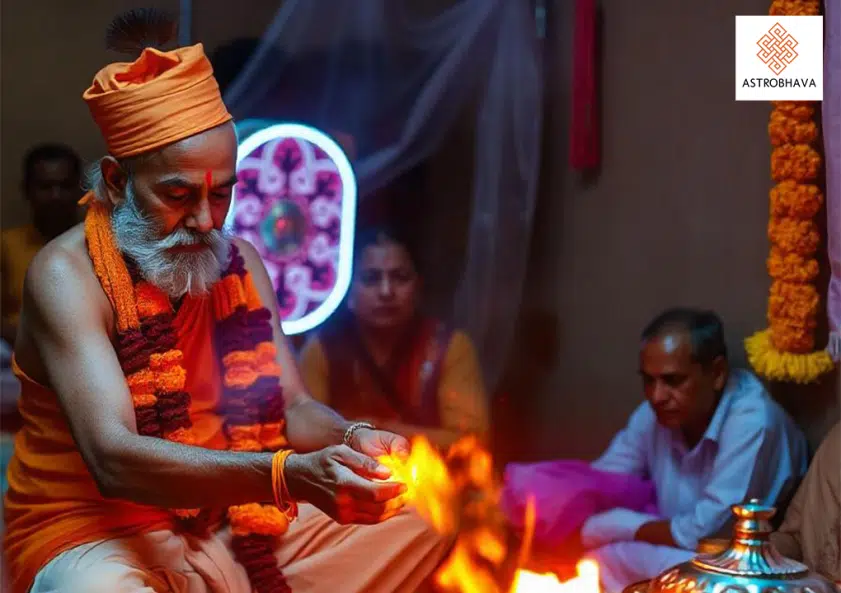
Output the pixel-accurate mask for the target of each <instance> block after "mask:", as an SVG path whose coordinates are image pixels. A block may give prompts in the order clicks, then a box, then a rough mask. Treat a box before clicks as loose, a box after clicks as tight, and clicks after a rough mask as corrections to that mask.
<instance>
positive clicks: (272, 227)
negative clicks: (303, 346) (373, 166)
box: [226, 123, 357, 335]
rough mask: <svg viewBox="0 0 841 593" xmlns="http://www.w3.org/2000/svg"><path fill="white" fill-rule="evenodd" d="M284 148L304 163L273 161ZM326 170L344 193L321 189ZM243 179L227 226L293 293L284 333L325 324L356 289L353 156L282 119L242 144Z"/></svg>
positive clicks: (276, 280) (284, 319) (309, 129)
mask: <svg viewBox="0 0 841 593" xmlns="http://www.w3.org/2000/svg"><path fill="white" fill-rule="evenodd" d="M279 150H288V151H291V152H293V153H294V152H295V150H297V152H298V156H299V157H300V159H301V162H302V163H303V164H302V165H301V166H296V167H295V168H293V169H289V170H282V169H281V167H278V166H277V164H276V163H275V157H276V156H277V154H278V151H279ZM321 153H323V155H322V154H321ZM283 156H284V157H288V154H285V155H283ZM325 174H327V176H328V177H329V176H330V175H333V174H335V175H336V176H338V181H339V183H340V185H341V188H340V191H339V192H337V193H338V195H330V194H329V192H327V193H323V194H322V193H319V192H321V191H322V190H323V189H324V188H323V187H322V186H321V184H320V182H323V181H324V176H325ZM320 175H321V177H319V176H320ZM237 178H238V181H237V187H236V190H235V192H234V198H233V200H232V203H231V209H230V211H229V213H228V218H227V220H226V225H227V226H228V228H229V229H231V230H232V231H233V233H234V235H236V236H239V237H241V238H243V239H246V240H248V241H249V242H251V243H252V244H253V245H254V246H255V247H256V248H257V250H258V252H259V253H260V256H261V257H262V258H263V261H264V263H265V264H266V268H267V270H268V271H269V276H270V277H271V279H272V283H273V285H274V288H275V292H276V293H277V292H278V291H279V290H280V289H281V286H282V287H283V288H284V294H291V295H292V296H293V297H294V303H295V304H294V306H293V307H292V308H291V310H290V309H289V307H287V306H285V305H284V303H279V304H280V305H281V326H282V327H283V331H284V333H286V334H287V335H294V334H300V333H303V332H306V331H309V330H311V329H313V328H315V327H317V326H319V325H320V324H322V323H323V322H324V321H325V320H327V318H328V317H330V315H331V314H332V313H333V312H334V311H335V310H336V308H337V307H338V306H339V304H340V303H341V302H342V299H343V298H344V296H345V294H347V290H348V288H349V286H350V279H351V273H352V267H353V236H354V228H355V216H356V198H357V187H356V177H355V176H354V174H353V168H352V166H351V164H350V161H349V160H348V158H347V156H346V155H345V153H344V151H343V150H342V149H341V147H340V146H339V145H338V144H337V143H336V141H335V140H333V139H332V138H330V137H329V136H328V135H327V134H325V133H324V132H321V131H319V130H317V129H315V128H312V127H310V126H306V125H303V124H297V123H280V124H275V125H270V126H268V127H265V128H262V129H260V130H258V131H256V132H254V133H253V134H251V135H249V136H248V137H247V138H245V139H244V140H243V141H242V142H241V143H240V145H239V149H238V153H237ZM329 185H330V183H326V184H325V187H326V186H329ZM293 186H295V187H293ZM249 188H256V191H249ZM296 188H297V189H296ZM310 190H311V191H310ZM246 192H248V193H246ZM335 218H338V227H339V238H338V244H337V245H333V244H331V243H330V232H329V230H328V227H329V225H331V224H332V221H333V220H334V219H335ZM319 221H321V223H322V224H318V222H319ZM325 221H327V223H326V224H324V223H325ZM302 225H303V226H304V227H305V230H304V231H302ZM313 229H315V230H313ZM302 232H303V235H302ZM296 241H297V242H298V244H296ZM273 242H274V243H275V244H272V243H273ZM313 254H318V255H315V256H314V255H313ZM318 261H321V262H322V263H324V266H327V268H328V270H329V268H330V266H331V265H332V270H331V271H332V286H330V287H329V289H328V288H326V287H324V286H322V287H321V288H317V289H314V288H313V278H312V273H313V271H314V270H319V269H321V268H319V267H318V266H317V265H315V263H317V262H318ZM325 262H326V263H325ZM310 266H312V268H310ZM281 277H282V279H283V282H282V283H281V282H280V281H279V280H280V279H281ZM312 305H314V307H313V306H312Z"/></svg>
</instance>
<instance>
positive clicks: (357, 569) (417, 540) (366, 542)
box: [277, 504, 451, 593]
mask: <svg viewBox="0 0 841 593" xmlns="http://www.w3.org/2000/svg"><path fill="white" fill-rule="evenodd" d="M450 544H451V541H450V540H449V539H448V538H445V537H442V536H441V535H439V534H438V533H437V532H436V531H435V530H434V529H433V528H432V527H430V526H429V525H428V524H427V523H426V521H424V520H423V519H422V518H421V517H420V516H419V515H417V514H416V513H415V512H413V511H411V510H409V509H404V510H403V511H402V512H401V513H399V514H398V515H397V516H395V517H392V518H391V519H389V520H387V521H384V522H383V523H378V524H377V525H339V524H338V523H336V522H334V521H333V520H332V519H330V518H329V517H328V516H327V515H325V514H324V513H322V512H321V511H319V510H318V509H317V508H315V507H314V506H312V505H307V504H305V505H300V507H299V516H298V519H297V520H296V521H295V522H294V523H292V524H291V525H290V527H289V531H287V532H286V534H285V535H284V536H283V540H282V544H281V546H280V547H279V548H278V551H277V558H278V564H279V566H280V567H281V569H283V574H284V576H285V577H286V582H287V583H288V584H289V586H290V588H291V589H292V591H293V592H294V593H322V592H323V593H333V592H334V591H335V592H339V591H341V592H342V593H352V592H354V591H359V592H362V591H364V592H366V593H369V592H370V593H374V592H382V593H402V592H405V593H412V592H413V591H415V590H416V589H418V588H419V587H420V585H421V583H423V582H424V581H425V580H426V579H427V578H428V577H429V576H430V575H431V574H432V573H433V571H434V570H435V569H436V568H437V566H438V565H439V563H440V562H441V561H442V560H443V559H444V557H445V555H446V554H447V552H448V550H449V547H450Z"/></svg>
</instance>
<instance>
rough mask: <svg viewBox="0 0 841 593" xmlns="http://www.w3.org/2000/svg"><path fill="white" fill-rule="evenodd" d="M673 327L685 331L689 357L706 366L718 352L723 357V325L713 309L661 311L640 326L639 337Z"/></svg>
mask: <svg viewBox="0 0 841 593" xmlns="http://www.w3.org/2000/svg"><path fill="white" fill-rule="evenodd" d="M675 329H677V330H682V331H685V332H687V333H688V334H689V339H690V341H691V344H692V360H693V361H695V362H697V363H699V364H701V365H702V366H704V367H708V366H709V365H710V364H712V362H713V361H714V360H715V359H716V358H718V357H719V356H721V357H723V358H725V359H727V345H726V344H725V342H724V325H723V324H722V323H721V318H719V316H718V315H717V314H716V313H715V312H714V311H705V310H702V309H692V308H684V307H676V308H673V309H668V310H666V311H663V312H662V313H660V314H659V315H658V316H657V317H655V318H654V319H653V320H651V321H650V322H649V323H648V325H647V326H645V329H644V330H642V341H643V342H647V341H649V340H651V339H653V338H658V337H661V336H663V335H665V334H666V333H668V332H670V331H673V330H675Z"/></svg>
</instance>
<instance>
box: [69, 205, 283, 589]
mask: <svg viewBox="0 0 841 593" xmlns="http://www.w3.org/2000/svg"><path fill="white" fill-rule="evenodd" d="M86 201H87V202H88V203H89V204H90V206H89V208H88V212H87V215H86V217H85V236H86V239H87V244H88V251H89V253H90V255H91V260H92V261H93V265H94V270H95V272H96V275H97V277H98V278H99V280H100V282H101V284H102V287H103V290H104V291H105V293H106V295H107V296H108V299H109V301H110V302H111V304H112V306H113V308H114V311H115V312H116V317H117V319H116V325H117V336H116V340H115V341H116V350H117V356H118V358H119V360H120V365H121V367H122V369H123V372H124V373H125V375H126V383H127V385H128V387H129V391H130V393H131V397H132V401H133V403H134V408H135V418H136V422H137V431H138V433H139V434H141V435H145V436H151V437H157V438H164V439H167V440H170V441H174V442H178V443H183V444H194V443H195V442H196V441H195V437H194V435H193V433H192V421H191V419H190V401H191V398H190V394H189V393H188V392H186V391H185V390H184V388H185V383H186V378H187V373H186V370H185V369H184V367H183V366H182V357H183V355H182V353H181V351H180V350H178V349H176V347H175V346H176V342H177V336H176V333H175V329H174V327H173V320H174V318H175V311H174V310H173V308H172V305H171V303H170V300H169V298H168V297H167V296H166V295H165V294H164V293H163V292H162V291H161V290H160V289H159V288H157V287H156V286H153V285H152V284H149V283H148V282H145V281H144V280H143V279H142V278H140V277H138V275H137V274H136V272H135V271H134V270H131V269H130V268H129V266H128V265H127V264H126V262H125V261H124V260H123V258H122V255H121V254H120V253H119V250H118V249H117V246H116V242H115V239H114V236H113V233H112V231H111V219H110V214H109V212H108V210H107V209H106V207H105V206H104V205H103V204H101V203H99V202H97V201H96V200H95V199H93V198H92V195H91V194H89V195H88V196H86ZM211 299H212V302H213V311H214V317H215V319H216V324H215V335H214V343H215V347H216V350H217V354H218V356H219V359H220V362H221V365H222V370H223V387H224V392H223V398H222V402H223V403H222V404H221V408H222V409H220V410H219V412H220V414H221V415H222V417H223V418H224V420H225V429H226V433H227V435H228V440H229V446H228V448H229V449H230V450H233V451H276V450H277V449H279V448H281V447H284V446H286V445H287V443H286V439H285V437H284V430H283V428H284V401H283V393H282V391H281V388H280V382H279V381H278V377H279V376H280V366H279V365H278V364H277V362H276V354H277V352H276V349H275V346H274V342H273V339H272V337H273V336H272V333H273V332H272V327H271V324H270V322H269V320H270V319H271V313H270V312H269V311H268V309H266V308H264V307H263V306H262V304H261V302H260V297H259V293H258V292H257V289H256V288H255V287H254V283H253V281H252V279H251V276H250V274H249V272H248V271H247V270H246V269H245V263H244V261H243V259H242V256H241V255H240V254H239V252H238V250H237V248H236V247H235V246H232V248H231V261H230V264H229V265H228V268H227V269H226V270H225V271H224V273H223V275H222V279H221V280H220V281H219V282H217V283H216V285H214V287H213V289H212V291H211ZM173 512H174V514H175V515H176V516H177V517H178V518H179V519H181V522H182V525H183V527H184V528H185V529H191V530H204V529H206V528H207V527H208V526H209V525H210V524H212V523H213V522H214V521H215V520H217V519H218V518H219V517H218V512H215V511H212V510H208V509H176V510H174V511H173ZM227 514H228V520H229V522H230V524H231V531H232V534H233V541H232V548H233V550H234V555H235V557H236V559H237V561H238V562H239V563H240V564H242V565H243V567H244V568H245V570H246V573H247V574H248V576H249V580H250V581H251V585H252V587H253V589H254V591H255V592H256V593H284V592H288V591H289V587H288V585H287V584H286V581H285V580H284V578H283V573H282V572H281V571H280V569H279V568H278V566H277V562H276V559H275V555H274V550H275V547H276V544H277V538H278V536H280V535H282V534H283V533H284V532H285V531H286V530H287V529H288V527H289V522H290V520H291V519H293V518H294V516H293V515H292V514H291V513H290V514H289V515H287V514H285V513H284V512H282V511H281V510H280V509H279V508H278V507H277V506H275V505H261V504H245V505H238V506H233V507H231V508H230V509H228V513H227Z"/></svg>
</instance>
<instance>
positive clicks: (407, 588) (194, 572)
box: [30, 505, 449, 593]
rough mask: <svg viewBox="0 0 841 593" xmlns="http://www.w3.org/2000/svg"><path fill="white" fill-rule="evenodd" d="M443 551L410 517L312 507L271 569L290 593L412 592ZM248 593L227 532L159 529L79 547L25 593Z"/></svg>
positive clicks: (442, 543) (442, 542) (444, 544)
mask: <svg viewBox="0 0 841 593" xmlns="http://www.w3.org/2000/svg"><path fill="white" fill-rule="evenodd" d="M448 548H449V542H448V541H447V540H446V539H445V538H442V537H441V536H440V535H438V534H437V533H436V532H435V531H434V530H433V529H432V528H430V527H429V526H428V524H427V523H426V522H425V521H424V520H423V519H421V518H420V517H419V516H418V515H417V514H416V513H414V512H412V511H410V510H403V511H402V512H400V513H399V514H398V515H397V516H395V517H392V518H391V519H389V520H388V521H385V522H383V523H379V524H377V525H370V526H369V525H340V524H338V523H336V522H334V521H333V520H332V519H330V518H329V517H328V516H327V515H325V514H324V513H322V512H321V511H319V510H318V509H316V508H315V507H313V506H311V505H301V507H300V515H299V517H298V520H296V521H295V522H294V523H293V524H292V526H291V527H290V529H289V531H287V532H286V534H284V536H283V537H282V538H281V539H280V541H279V545H278V549H277V554H276V556H277V561H278V565H279V566H280V568H281V569H282V571H283V575H284V577H285V578H286V582H287V584H288V585H289V587H290V589H291V590H292V591H293V592H294V593H338V592H341V593H362V592H365V593H378V592H381V593H412V592H414V591H416V590H417V589H418V588H419V587H420V586H421V584H422V583H423V582H424V581H425V580H426V579H427V578H428V577H429V576H430V575H431V574H432V572H433V571H434V570H435V568H436V567H437V566H438V564H439V563H440V562H441V560H442V559H443V558H444V556H445V554H446V553H447V550H448ZM116 591H120V592H121V593H153V592H154V593H251V592H252V588H251V584H250V583H249V579H248V575H247V574H246V572H245V569H244V568H243V567H242V565H240V564H238V563H237V562H236V561H235V560H234V556H233V553H232V551H231V536H230V533H229V532H228V531H227V530H223V531H220V532H219V533H217V534H215V535H211V536H209V537H203V538H199V537H195V536H192V535H187V534H183V533H176V532H173V531H170V530H160V531H154V532H150V533H145V534H141V535H136V536H132V537H127V538H115V539H109V540H105V541H100V542H95V543H91V544H84V545H81V546H77V547H75V548H72V549H71V550H68V551H66V552H64V553H62V554H60V555H59V556H57V557H56V558H54V559H53V560H52V561H51V562H49V563H48V564H47V566H45V567H44V568H43V569H42V570H41V571H40V572H39V573H38V576H37V577H36V579H35V582H34V584H33V586H32V589H31V590H30V593H48V592H49V593H53V592H60V593H114V592H116Z"/></svg>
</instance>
